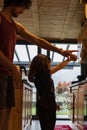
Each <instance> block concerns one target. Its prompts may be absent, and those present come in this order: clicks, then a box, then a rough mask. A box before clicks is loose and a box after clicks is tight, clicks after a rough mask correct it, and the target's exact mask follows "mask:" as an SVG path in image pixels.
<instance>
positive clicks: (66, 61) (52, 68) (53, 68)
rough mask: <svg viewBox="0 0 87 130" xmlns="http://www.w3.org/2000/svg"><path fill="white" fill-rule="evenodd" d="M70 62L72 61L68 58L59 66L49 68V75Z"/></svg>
mask: <svg viewBox="0 0 87 130" xmlns="http://www.w3.org/2000/svg"><path fill="white" fill-rule="evenodd" d="M72 60H73V59H72V58H70V57H69V58H67V59H66V60H65V61H63V62H61V63H60V64H58V65H56V66H55V67H51V69H50V72H51V74H54V73H55V72H57V71H59V70H61V69H62V68H64V67H65V66H66V65H67V64H68V63H69V62H70V61H72Z"/></svg>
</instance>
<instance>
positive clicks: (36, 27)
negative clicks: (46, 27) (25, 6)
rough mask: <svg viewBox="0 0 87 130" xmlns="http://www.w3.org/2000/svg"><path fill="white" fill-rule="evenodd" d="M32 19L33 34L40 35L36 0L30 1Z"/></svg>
mask: <svg viewBox="0 0 87 130" xmlns="http://www.w3.org/2000/svg"><path fill="white" fill-rule="evenodd" d="M32 19H33V24H34V30H35V34H37V35H38V36H39V35H40V31H39V15H38V2H37V0H33V1H32Z"/></svg>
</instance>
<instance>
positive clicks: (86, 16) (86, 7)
mask: <svg viewBox="0 0 87 130" xmlns="http://www.w3.org/2000/svg"><path fill="white" fill-rule="evenodd" d="M85 18H86V19H87V4H85Z"/></svg>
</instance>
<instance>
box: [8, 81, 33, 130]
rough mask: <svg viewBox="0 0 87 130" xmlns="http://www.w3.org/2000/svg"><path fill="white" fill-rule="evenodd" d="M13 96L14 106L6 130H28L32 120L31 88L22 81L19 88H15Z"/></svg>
mask: <svg viewBox="0 0 87 130" xmlns="http://www.w3.org/2000/svg"><path fill="white" fill-rule="evenodd" d="M15 95H16V96H15V100H16V106H15V107H13V108H12V110H11V114H10V118H9V122H8V130H27V129H28V130H29V129H30V125H31V120H32V111H31V110H32V88H31V87H30V86H29V84H28V83H27V82H26V83H25V82H24V81H23V84H21V86H20V87H18V88H15ZM6 129H7V128H6Z"/></svg>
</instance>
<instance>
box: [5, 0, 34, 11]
mask: <svg viewBox="0 0 87 130" xmlns="http://www.w3.org/2000/svg"><path fill="white" fill-rule="evenodd" d="M31 4H32V1H31V0H4V8H5V7H8V6H10V5H15V6H23V7H24V8H25V9H28V8H29V7H30V6H31Z"/></svg>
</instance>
